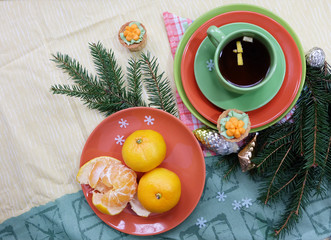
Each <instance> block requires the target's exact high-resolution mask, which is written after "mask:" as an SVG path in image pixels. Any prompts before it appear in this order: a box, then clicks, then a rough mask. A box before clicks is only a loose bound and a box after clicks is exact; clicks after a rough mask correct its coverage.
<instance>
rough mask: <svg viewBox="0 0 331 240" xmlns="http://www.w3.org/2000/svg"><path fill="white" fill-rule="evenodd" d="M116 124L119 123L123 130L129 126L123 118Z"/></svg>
mask: <svg viewBox="0 0 331 240" xmlns="http://www.w3.org/2000/svg"><path fill="white" fill-rule="evenodd" d="M118 123H119V125H120V127H121V128H123V127H124V128H126V126H128V125H129V123H128V121H127V120H124V119H123V118H121V120H120V121H118Z"/></svg>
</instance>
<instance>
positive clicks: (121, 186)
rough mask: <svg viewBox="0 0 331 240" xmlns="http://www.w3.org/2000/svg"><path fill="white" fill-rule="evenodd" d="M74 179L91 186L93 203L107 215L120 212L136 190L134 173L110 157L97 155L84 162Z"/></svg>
mask: <svg viewBox="0 0 331 240" xmlns="http://www.w3.org/2000/svg"><path fill="white" fill-rule="evenodd" d="M76 179H77V181H78V182H79V183H80V184H89V185H90V186H91V187H92V188H93V196H92V203H93V205H94V206H95V207H96V208H97V209H98V210H99V211H100V212H102V213H105V214H109V215H116V214H119V213H120V212H122V210H123V209H124V208H125V207H126V205H127V203H128V202H130V201H131V200H132V199H133V198H134V195H135V194H136V191H137V175H136V173H135V172H134V171H133V170H132V169H130V168H128V167H126V166H125V165H123V164H122V162H121V161H120V160H117V159H115V158H112V157H106V156H102V157H97V158H94V159H92V160H90V161H89V162H87V163H85V164H84V165H83V166H82V167H81V168H80V169H79V171H78V174H77V177H76Z"/></svg>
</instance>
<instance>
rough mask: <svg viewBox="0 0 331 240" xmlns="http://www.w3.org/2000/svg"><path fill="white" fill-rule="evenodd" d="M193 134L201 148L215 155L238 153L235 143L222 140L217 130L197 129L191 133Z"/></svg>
mask: <svg viewBox="0 0 331 240" xmlns="http://www.w3.org/2000/svg"><path fill="white" fill-rule="evenodd" d="M193 134H194V135H195V137H196V138H197V139H198V140H199V142H200V143H201V144H202V145H203V146H205V147H207V148H208V149H209V150H211V151H213V152H215V153H216V154H220V155H229V154H231V153H237V152H238V151H239V146H238V144H237V143H235V142H228V141H226V140H224V139H223V137H222V136H221V135H220V134H219V132H218V131H217V130H214V129H209V128H198V129H196V130H194V131H193Z"/></svg>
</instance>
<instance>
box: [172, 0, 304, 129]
mask: <svg viewBox="0 0 331 240" xmlns="http://www.w3.org/2000/svg"><path fill="white" fill-rule="evenodd" d="M231 11H251V12H256V13H260V14H264V15H266V16H268V17H270V18H272V19H274V20H275V21H277V22H278V23H279V24H281V25H282V26H283V27H284V28H285V29H286V30H287V31H288V32H289V33H290V34H291V36H292V38H293V39H294V41H295V43H296V45H297V47H298V49H299V52H300V57H301V62H302V80H301V83H300V88H299V91H298V94H297V96H296V97H295V99H294V101H293V102H292V104H291V105H290V107H289V108H288V109H287V110H286V111H285V112H284V113H283V114H282V115H281V116H279V117H278V118H277V119H275V120H274V121H272V122H270V123H268V124H266V125H264V126H261V127H258V128H254V129H252V130H251V132H255V131H261V130H263V129H265V128H267V127H270V126H271V125H273V124H275V123H276V122H278V121H280V120H281V119H282V118H283V117H285V116H286V114H287V113H288V112H289V111H290V110H291V109H292V108H293V106H294V105H295V103H296V102H297V100H298V98H299V96H300V92H301V90H302V88H303V85H304V82H305V77H306V60H305V54H304V51H303V48H302V45H301V42H300V40H299V38H298V36H297V35H296V33H295V32H294V30H293V29H292V28H291V27H290V25H289V24H288V23H287V22H286V21H284V20H283V19H282V18H280V17H279V16H277V15H276V14H274V13H272V12H271V11H269V10H267V9H265V8H262V7H257V6H255V5H249V4H231V5H225V6H222V7H218V8H215V9H213V10H211V11H208V12H206V13H205V14H203V15H201V16H200V17H199V18H197V19H196V20H194V22H193V23H192V24H191V25H190V26H189V27H188V29H187V30H186V31H185V33H184V35H183V37H182V39H181V41H180V42H179V44H178V46H177V50H176V54H175V58H174V78H175V84H176V87H177V91H178V94H179V95H180V97H181V99H182V101H183V103H184V104H185V106H186V107H187V109H188V110H189V111H190V112H191V113H192V114H193V115H194V116H195V117H196V118H197V119H199V120H200V121H201V122H202V123H203V124H205V125H206V126H208V127H210V128H214V129H216V125H215V124H213V123H212V122H210V121H208V120H207V119H205V118H204V117H203V116H202V115H201V114H200V113H199V112H198V111H197V110H196V109H195V108H194V107H193V106H192V104H191V103H190V101H189V100H188V98H187V96H186V94H185V91H184V88H183V85H182V81H181V69H180V66H181V60H182V55H183V52H184V49H185V46H186V44H187V42H188V40H189V39H190V37H191V36H192V34H193V33H194V31H195V30H197V29H198V28H199V27H200V26H201V25H202V24H203V23H205V22H206V21H208V20H209V19H211V18H213V17H215V16H217V15H220V14H223V13H226V12H231Z"/></svg>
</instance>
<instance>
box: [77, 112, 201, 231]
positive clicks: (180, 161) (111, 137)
mask: <svg viewBox="0 0 331 240" xmlns="http://www.w3.org/2000/svg"><path fill="white" fill-rule="evenodd" d="M138 129H153V130H155V131H158V132H159V133H161V134H162V136H163V137H164V140H165V142H166V144H167V154H166V158H165V160H164V161H163V162H162V164H161V165H160V166H161V167H165V168H167V169H169V170H171V171H174V172H175V173H176V174H177V175H178V176H179V178H180V180H181V183H182V195H181V198H180V200H179V203H178V204H177V205H176V206H175V207H174V208H173V209H171V210H170V211H168V212H165V213H162V214H153V215H152V216H150V217H147V218H144V217H139V216H137V215H136V214H135V213H134V212H133V211H132V210H131V208H130V206H129V204H128V206H127V207H126V208H125V209H124V210H123V212H121V213H120V214H118V215H116V216H109V215H106V214H103V213H101V212H99V211H98V210H97V209H96V208H95V207H94V206H93V204H92V192H91V188H90V187H89V186H88V185H82V189H83V192H84V195H85V198H86V200H87V201H88V203H89V205H90V206H91V208H92V210H93V211H94V212H95V213H96V214H97V215H98V216H99V217H100V218H101V219H102V220H103V221H104V222H105V223H106V224H108V225H109V226H111V227H113V228H115V229H117V230H118V231H121V232H124V233H128V234H133V235H145V236H146V235H154V234H159V233H162V232H165V231H168V230H170V229H172V228H174V227H176V226H177V225H179V224H180V223H181V222H183V221H184V220H185V219H186V218H187V217H188V216H189V215H190V214H191V212H192V211H193V209H194V208H195V207H196V205H197V204H198V202H199V200H200V197H201V194H202V191H203V188H204V184H205V177H206V171H205V161H204V157H203V154H202V151H201V148H200V145H199V143H198V141H197V140H196V138H195V137H194V135H193V133H192V132H191V131H190V130H189V129H188V128H187V127H186V126H185V125H184V124H183V123H182V122H181V121H180V120H179V119H178V118H176V117H174V116H172V115H171V114H168V113H167V112H164V111H161V110H158V109H154V108H145V107H137V108H129V109H125V110H122V111H119V112H117V113H114V114H112V115H111V116H109V117H107V118H106V119H105V120H103V121H102V122H101V123H100V124H99V125H98V126H97V127H96V128H95V129H94V131H93V132H92V133H91V135H90V136H89V138H88V139H87V141H86V143H85V146H84V149H83V152H82V156H81V160H80V166H82V165H83V164H84V163H86V162H87V161H89V160H91V159H92V158H95V157H98V156H111V157H114V158H117V159H119V160H121V161H122V162H123V160H122V155H121V151H122V145H121V144H122V143H123V140H125V138H126V137H128V136H129V135H130V134H131V133H132V132H134V131H135V130H138Z"/></svg>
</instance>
